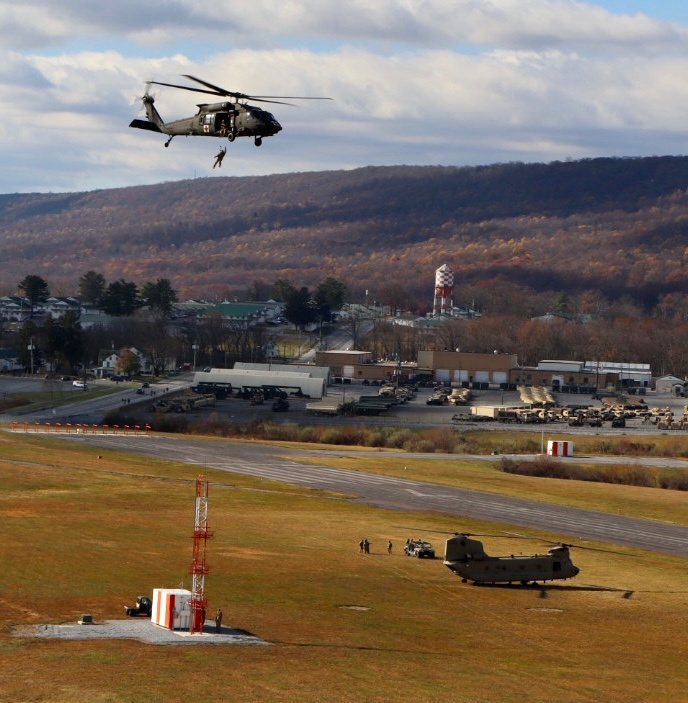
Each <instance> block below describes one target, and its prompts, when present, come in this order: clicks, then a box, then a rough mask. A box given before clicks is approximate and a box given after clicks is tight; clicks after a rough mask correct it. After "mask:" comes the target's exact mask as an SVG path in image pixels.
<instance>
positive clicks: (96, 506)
mask: <svg viewBox="0 0 688 703" xmlns="http://www.w3.org/2000/svg"><path fill="white" fill-rule="evenodd" d="M0 439H2V442H1V444H0V450H1V451H2V456H3V458H5V459H6V460H7V461H3V462H1V463H0V480H2V487H3V490H2V493H0V516H1V519H0V544H2V548H1V549H2V565H3V568H2V570H0V601H1V603H2V608H1V609H0V628H1V629H0V650H1V651H0V700H12V701H16V702H29V701H31V702H37V701H41V702H42V701H50V702H51V703H52V702H55V703H82V702H83V703H86V702H88V703H93V702H94V701H95V702H100V701H103V702H108V703H110V702H113V701H116V702H118V703H119V702H127V703H129V702H131V703H134V702H136V703H147V702H149V701H150V702H153V701H155V702H156V703H158V702H159V701H166V702H168V703H174V702H176V701H187V700H190V699H198V698H199V697H201V698H202V699H203V700H205V701H211V702H212V701H224V700H228V699H230V700H237V701H242V703H243V702H252V701H261V702H262V703H272V702H276V701H287V700H288V701H299V702H300V703H311V702H313V703H314V702H315V701H323V700H325V701H337V702H340V701H341V702H343V703H362V702H364V701H366V702H369V701H374V702H376V703H385V702H387V701H389V702H390V703H391V702H394V703H398V702H401V703H405V702H406V701H409V702H410V701H414V703H425V702H433V703H434V702H435V701H437V702H440V701H442V702H444V701H447V700H457V701H458V700H461V701H467V702H468V701H470V702H471V703H495V702H497V701H499V702H500V703H512V702H514V703H515V702H516V701H522V700H524V698H527V699H528V700H529V701H530V702H531V703H544V702H545V701H548V702H549V701H552V700H557V701H564V702H566V703H579V702H580V703H589V702H592V701H595V702H597V701H600V700H604V701H606V702H607V703H616V702H618V703H621V702H623V703H628V702H629V701H645V700H652V701H653V703H662V702H663V701H672V703H674V702H675V701H678V700H682V697H684V695H685V688H686V685H687V684H688V674H686V670H685V666H684V663H685V660H686V656H687V655H688V643H687V641H686V638H685V631H686V628H687V627H688V615H687V613H688V609H687V608H686V602H687V601H688V580H687V579H686V576H685V565H686V564H685V560H684V559H678V558H672V557H668V556H663V555H643V558H637V557H635V556H634V557H622V556H618V555H609V554H600V553H596V552H580V553H577V554H576V561H577V563H578V564H579V566H581V568H582V570H583V571H582V574H581V576H580V577H579V578H578V579H576V580H574V581H571V582H566V583H562V584H561V585H556V586H552V587H550V588H548V589H547V590H546V591H545V594H546V597H545V598H543V597H541V594H542V591H541V590H540V589H536V588H522V587H503V588H491V587H475V586H468V585H463V584H461V582H460V580H459V579H457V578H456V577H454V576H452V575H451V574H450V573H449V571H448V570H447V569H445V568H444V567H443V566H442V565H441V563H440V562H439V560H438V561H435V562H428V561H418V560H413V559H408V558H405V557H403V556H402V555H401V554H400V550H399V549H398V548H397V549H396V553H395V554H393V555H392V556H388V555H387V554H386V553H385V550H384V549H383V547H384V545H385V544H386V542H387V539H392V540H393V541H394V542H395V544H397V545H401V544H402V543H403V541H404V540H405V538H406V537H408V536H410V535H409V533H408V530H405V529H403V528H399V527H395V526H396V525H399V524H412V525H428V526H429V527H432V528H435V529H446V530H448V531H451V530H453V529H455V528H456V519H455V518H449V517H443V516H441V515H436V514H427V515H425V514H420V513H411V514H407V513H405V514H403V516H400V514H399V513H396V512H393V511H384V510H379V509H376V508H372V507H367V506H362V505H358V504H355V503H350V502H348V501H343V500H341V499H332V498H328V497H327V496H324V495H323V494H318V493H316V492H312V491H309V490H307V489H304V488H298V487H294V486H282V485H277V484H270V483H269V482H265V481H255V480H252V479H248V478H241V477H235V476H233V475H230V474H226V473H222V472H215V471H210V472H207V475H208V477H209V479H210V480H211V481H212V482H213V483H212V485H211V489H210V520H211V527H212V529H213V530H214V533H215V537H214V539H213V540H212V542H211V543H210V546H209V562H210V565H211V573H210V575H209V576H208V578H207V591H208V597H209V600H210V607H211V608H214V607H217V606H222V608H223V610H224V611H225V619H226V621H227V624H228V625H231V626H234V627H239V628H243V629H245V630H248V631H250V632H252V633H254V634H256V635H258V636H260V637H261V638H263V639H265V640H268V641H270V642H272V643H273V646H270V647H244V646H226V647H215V646H197V647H155V646H152V645H145V644H142V643H139V642H124V641H90V642H64V641H46V640H31V639H17V638H14V637H11V636H10V631H11V628H12V627H13V626H15V625H19V624H26V623H47V622H74V621H76V619H78V617H79V615H80V614H82V613H92V614H93V615H94V617H95V618H96V619H106V618H119V617H120V616H122V615H123V608H122V606H123V605H124V604H126V603H129V602H130V601H132V600H133V599H134V598H135V596H136V595H137V594H138V593H140V592H146V591H150V590H152V588H154V587H159V586H160V587H165V586H167V587H169V586H177V585H178V584H179V583H180V582H181V581H184V582H185V583H186V584H187V585H188V583H189V576H188V575H187V571H188V565H189V562H190V558H191V539H190V534H191V531H192V527H193V495H194V492H193V481H194V480H195V478H196V474H197V471H198V469H197V467H188V466H183V465H176V464H174V463H172V462H164V461H156V460H151V459H148V458H146V459H141V460H137V459H136V458H135V457H126V458H122V459H118V458H117V456H116V455H112V456H109V455H108V458H107V459H103V460H97V459H96V458H95V454H94V450H92V449H91V450H89V449H87V448H82V447H76V448H75V447H71V446H64V445H62V444H59V443H50V442H44V441H42V440H37V439H28V438H25V437H9V438H5V437H2V438H0ZM48 449H49V451H48ZM511 478H512V479H520V478H522V477H511ZM567 483H568V484H569V485H566V486H565V487H566V489H569V488H570V482H567ZM592 488H599V487H597V486H592ZM605 488H606V487H605ZM608 488H610V489H611V490H623V489H625V488H627V487H618V488H614V487H608ZM638 490H641V489H638ZM645 490H646V491H647V493H648V494H650V493H651V494H652V495H654V494H656V493H667V492H665V491H649V490H647V489H645ZM638 501H639V504H640V498H638ZM463 527H465V529H467V530H470V531H483V530H486V529H494V528H495V527H496V526H493V525H488V524H483V523H479V522H476V521H465V524H464V525H463ZM364 535H365V536H367V537H368V538H369V539H370V540H371V542H372V554H370V555H369V556H364V555H359V554H358V548H357V543H358V540H359V539H360V538H361V537H362V536H364ZM543 536H544V535H543ZM436 542H437V544H436V546H438V547H441V540H436ZM513 548H514V543H513V541H508V540H503V541H500V540H490V544H489V550H490V551H491V552H492V551H493V552H495V553H499V552H508V551H511V550H513ZM440 551H441V549H440ZM629 551H630V550H629ZM615 589H620V590H615ZM626 591H633V595H632V597H630V598H625V597H623V594H624V593H625V592H626ZM346 606H360V607H362V608H366V609H367V610H362V609H352V608H349V607H346Z"/></svg>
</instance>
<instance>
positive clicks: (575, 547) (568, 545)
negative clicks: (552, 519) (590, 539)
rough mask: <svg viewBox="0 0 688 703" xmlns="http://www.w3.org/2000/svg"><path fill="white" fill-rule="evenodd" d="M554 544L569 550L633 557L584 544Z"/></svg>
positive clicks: (613, 550)
mask: <svg viewBox="0 0 688 703" xmlns="http://www.w3.org/2000/svg"><path fill="white" fill-rule="evenodd" d="M552 544H558V545H560V546H562V547H567V548H569V549H587V550H588V551H589V552H605V553H606V554H619V555H621V556H622V557H629V556H633V555H632V554H629V553H628V552H619V551H617V550H615V549H604V548H602V547H586V546H585V545H584V544H567V543H566V542H553V543H552Z"/></svg>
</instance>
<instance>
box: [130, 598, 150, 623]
mask: <svg viewBox="0 0 688 703" xmlns="http://www.w3.org/2000/svg"><path fill="white" fill-rule="evenodd" d="M152 610H153V602H152V601H151V599H150V598H148V597H147V596H139V597H138V598H137V599H136V605H125V606H124V612H125V613H126V614H127V615H128V616H129V617H130V618H135V617H137V616H138V615H148V616H150V614H151V611H152Z"/></svg>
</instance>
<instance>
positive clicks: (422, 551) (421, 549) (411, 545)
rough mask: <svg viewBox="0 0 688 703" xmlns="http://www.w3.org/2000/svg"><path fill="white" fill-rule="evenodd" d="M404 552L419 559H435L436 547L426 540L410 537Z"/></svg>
mask: <svg viewBox="0 0 688 703" xmlns="http://www.w3.org/2000/svg"><path fill="white" fill-rule="evenodd" d="M404 554H406V556H407V557H416V558H418V559H434V558H435V548H434V547H433V546H432V544H430V542H426V541H425V540H421V539H410V540H408V541H407V542H406V546H405V547H404Z"/></svg>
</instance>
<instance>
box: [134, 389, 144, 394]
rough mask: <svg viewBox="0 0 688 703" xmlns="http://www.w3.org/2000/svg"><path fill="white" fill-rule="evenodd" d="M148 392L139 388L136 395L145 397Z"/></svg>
mask: <svg viewBox="0 0 688 703" xmlns="http://www.w3.org/2000/svg"><path fill="white" fill-rule="evenodd" d="M145 392H146V391H144V390H143V388H137V389H136V394H137V395H144V394H145Z"/></svg>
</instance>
